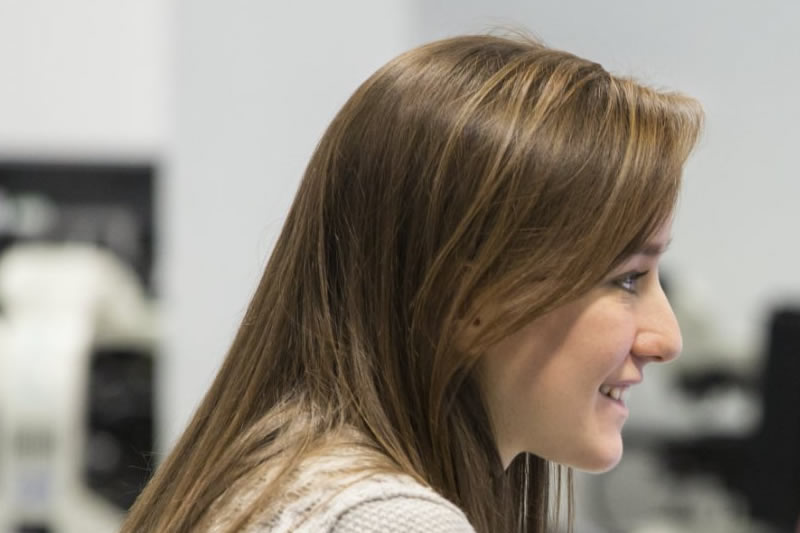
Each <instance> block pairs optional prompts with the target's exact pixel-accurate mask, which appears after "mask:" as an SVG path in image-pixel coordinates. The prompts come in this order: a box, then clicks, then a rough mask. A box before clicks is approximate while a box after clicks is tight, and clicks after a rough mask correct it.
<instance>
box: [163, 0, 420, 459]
mask: <svg viewBox="0 0 800 533" xmlns="http://www.w3.org/2000/svg"><path fill="white" fill-rule="evenodd" d="M410 13H411V9H410V7H409V3H408V2H407V1H405V0H390V1H384V2H373V1H370V0H347V1H340V2H308V1H297V2H254V1H244V0H238V1H227V2H218V1H209V0H185V1H178V2H177V3H176V4H175V9H174V13H173V17H172V18H173V22H174V29H175V35H176V38H177V40H176V41H175V43H174V44H175V58H174V65H175V72H176V79H175V92H174V112H175V114H174V117H173V118H174V121H175V124H176V130H175V135H174V142H175V144H174V147H173V149H172V150H171V151H170V157H169V159H168V161H167V163H168V165H167V168H166V173H165V180H164V185H165V188H164V191H163V192H164V195H163V202H164V203H163V205H162V209H161V213H162V223H163V224H164V228H165V229H166V233H165V234H164V242H163V256H162V266H163V268H162V276H163V278H162V281H163V286H164V289H165V297H166V299H165V301H166V302H167V304H168V308H167V309H166V317H167V332H166V333H167V337H166V340H167V342H166V344H165V354H167V355H168V357H167V359H166V362H167V367H166V369H165V370H166V374H165V381H164V383H163V386H162V391H163V397H164V398H165V400H166V401H165V404H164V406H165V408H166V413H165V414H166V419H165V434H164V443H165V444H168V443H170V442H172V441H173V440H174V438H175V437H176V436H177V435H178V433H179V432H180V430H181V429H182V427H183V426H184V424H185V423H186V419H187V418H188V416H189V414H190V413H191V411H192V410H193V409H194V408H195V407H196V404H197V402H198V401H199V399H200V396H201V395H202V393H203V392H204V391H205V389H206V388H207V387H208V385H209V383H210V382H211V379H212V377H213V375H214V372H215V371H216V369H217V367H218V365H219V363H220V361H221V360H222V357H223V355H224V354H225V351H226V349H227V348H228V345H229V343H230V342H231V340H232V338H233V334H234V332H235V329H236V327H237V326H238V323H239V321H240V320H241V318H242V315H243V313H244V310H245V307H246V305H247V302H248V300H249V298H250V296H251V294H252V292H253V290H254V288H255V285H256V282H257V280H258V277H259V275H260V273H261V271H262V269H263V265H264V263H265V261H266V258H267V255H268V252H269V250H270V247H271V245H272V243H273V242H274V240H275V238H276V236H277V233H278V231H279V230H280V227H281V224H282V221H283V219H284V217H285V215H286V212H287V210H288V206H289V203H290V201H291V199H292V197H293V195H294V192H295V189H296V187H297V185H298V183H299V180H300V177H301V174H302V172H303V169H304V167H305V164H306V162H307V160H308V158H309V156H310V155H311V152H312V150H313V148H314V146H315V144H316V142H317V140H318V139H319V137H320V136H321V134H322V132H323V130H324V129H325V127H326V126H327V124H328V122H330V120H331V119H332V118H333V115H334V113H335V112H336V111H337V110H338V108H339V107H341V105H342V104H343V103H344V102H345V100H346V99H347V97H348V96H349V95H350V94H351V93H352V92H353V91H354V90H355V88H356V87H357V86H358V85H359V84H360V83H361V81H363V80H364V79H365V78H366V77H367V76H368V75H369V74H371V73H372V72H373V71H374V70H375V69H377V68H378V67H379V66H380V65H382V64H383V63H385V62H386V61H387V60H389V59H390V58H391V57H393V56H394V55H396V54H398V53H400V52H401V51H403V50H404V49H406V48H408V47H409V46H410V45H411V38H410V35H411V27H410V23H411V21H410Z"/></svg>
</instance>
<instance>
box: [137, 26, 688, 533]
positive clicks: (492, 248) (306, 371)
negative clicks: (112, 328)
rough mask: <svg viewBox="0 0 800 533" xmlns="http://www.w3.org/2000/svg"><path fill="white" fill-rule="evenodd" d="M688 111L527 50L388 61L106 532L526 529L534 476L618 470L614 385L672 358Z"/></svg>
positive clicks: (541, 522) (539, 523)
mask: <svg viewBox="0 0 800 533" xmlns="http://www.w3.org/2000/svg"><path fill="white" fill-rule="evenodd" d="M701 117H702V112H701V110H700V107H699V105H698V104H697V103H696V102H695V101H693V100H691V99H689V98H687V97H685V96H682V95H680V94H675V93H664V92H658V91H655V90H652V89H649V88H646V87H643V86H641V85H639V84H637V83H636V82H634V81H632V80H630V79H625V78H619V77H615V76H612V75H611V74H609V73H608V72H606V71H605V70H604V69H603V68H602V67H601V66H600V65H598V64H596V63H592V62H590V61H587V60H584V59H581V58H578V57H575V56H573V55H571V54H568V53H564V52H560V51H556V50H552V49H549V48H546V47H544V46H542V45H541V44H537V43H535V42H528V41H525V40H522V39H513V40H512V39H506V38H501V37H493V36H469V37H458V38H453V39H448V40H444V41H439V42H434V43H432V44H429V45H426V46H422V47H420V48H418V49H415V50H412V51H410V52H408V53H406V54H403V55H401V56H400V57H398V58H396V59H395V60H393V61H391V62H390V63H389V64H388V65H386V66H385V67H383V68H382V69H380V70H379V71H378V72H377V73H375V74H374V75H373V76H372V77H371V78H369V79H368V80H367V81H366V82H365V83H364V84H363V85H362V86H361V87H360V88H359V89H358V90H357V91H356V92H355V94H354V95H353V96H352V97H351V98H350V100H349V101H348V102H347V103H346V104H345V106H344V107H343V109H342V110H341V111H340V112H339V114H338V115H337V116H336V118H335V119H334V121H333V122H332V124H331V125H330V127H329V128H328V130H327V132H326V133H325V135H324V136H323V138H322V140H321V142H320V144H319V146H318V147H317V149H316V151H315V153H314V155H313V157H312V158H311V161H310V163H309V165H308V168H307V170H306V173H305V176H304V178H303V181H302V183H301V185H300V188H299V191H298V193H297V197H296V199H295V201H294V204H293V206H292V208H291V211H290V213H289V216H288V218H287V220H286V224H285V226H284V228H283V231H282V233H281V235H280V238H279V240H278V242H277V244H276V246H275V249H274V251H273V253H272V257H271V259H270V261H269V263H268V265H267V267H266V271H265V273H264V276H263V279H262V282H261V284H260V286H259V288H258V290H257V292H256V294H255V296H254V298H253V300H252V303H251V305H250V307H249V309H248V312H247V314H246V317H245V319H244V321H243V323H242V326H241V328H240V330H239V332H238V335H237V336H236V339H235V341H234V343H233V345H232V347H231V349H230V352H229V354H228V356H227V359H226V360H225V362H224V364H223V366H222V368H221V370H220V372H219V375H218V376H217V378H216V380H215V382H214V384H213V385H212V387H211V389H210V390H209V392H208V394H207V395H206V397H205V399H204V401H203V402H202V405H201V406H200V408H199V409H198V411H197V413H196V414H195V416H194V418H193V420H192V421H191V424H190V425H189V427H188V428H187V430H186V432H185V433H184V435H183V437H182V438H181V439H180V441H179V442H178V444H177V446H176V447H175V449H174V450H173V451H172V453H171V454H170V456H169V457H168V458H167V460H166V461H165V462H164V464H163V465H162V466H161V467H160V468H159V469H158V471H157V472H156V474H155V476H154V477H153V479H152V481H151V482H150V484H149V485H148V486H147V487H146V489H145V490H144V492H143V493H142V495H141V496H140V498H139V500H138V501H137V503H136V505H135V506H134V507H133V509H132V510H131V512H130V515H129V517H128V519H127V522H126V523H125V525H124V527H123V531H124V532H137V533H138V532H158V533H162V532H173V531H176V532H177V531H180V532H182V531H201V532H202V531H214V532H234V531H251V532H273V531H276V532H277V531H281V532H283V531H332V532H335V533H346V532H356V531H368V532H369V531H374V532H392V531H403V532H417V531H419V532H422V531H425V532H440V531H441V532H444V531H448V532H450V531H453V532H471V531H479V532H485V533H488V532H503V531H543V530H544V528H545V527H546V524H547V520H548V514H549V511H548V510H549V509H551V508H552V507H551V503H552V502H551V500H558V498H559V497H560V494H561V479H562V478H561V476H560V467H559V468H551V467H552V466H553V465H562V466H565V467H574V468H579V469H585V470H592V471H602V470H606V469H609V468H611V467H613V466H614V465H615V464H616V463H617V461H619V458H620V455H621V453H622V443H621V438H620V430H621V428H622V424H623V422H624V420H625V417H626V415H627V409H626V407H625V403H624V393H625V391H626V390H627V389H628V388H629V387H630V386H631V385H634V384H636V383H638V382H639V381H641V379H642V367H643V366H644V365H645V364H646V363H648V362H651V361H667V360H669V359H672V358H674V357H675V356H676V355H677V354H678V352H679V351H680V344H681V341H680V333H679V330H678V326H677V324H676V322H675V318H674V316H673V314H672V311H671V309H670V307H669V304H668V302H667V300H666V298H665V296H664V293H663V291H662V290H661V287H660V285H659V280H658V262H659V257H660V255H661V253H662V252H663V250H664V248H665V247H666V246H667V243H668V241H669V235H670V224H671V217H672V213H673V208H674V204H675V200H676V197H677V195H678V189H679V183H680V176H681V171H682V166H683V164H684V162H685V160H686V158H687V156H688V154H689V152H690V151H691V149H692V147H693V145H694V143H695V140H696V138H697V135H698V131H699V129H700V124H701ZM554 474H559V475H554ZM551 485H552V486H551ZM551 489H553V490H551ZM553 493H556V494H555V498H553ZM567 493H569V491H567Z"/></svg>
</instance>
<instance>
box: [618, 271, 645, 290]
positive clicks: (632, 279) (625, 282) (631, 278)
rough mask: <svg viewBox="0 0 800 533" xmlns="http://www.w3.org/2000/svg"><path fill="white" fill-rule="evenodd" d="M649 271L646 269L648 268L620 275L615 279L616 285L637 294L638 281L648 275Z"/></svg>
mask: <svg viewBox="0 0 800 533" xmlns="http://www.w3.org/2000/svg"><path fill="white" fill-rule="evenodd" d="M647 272H648V271H646V270H645V271H634V272H628V273H626V274H624V275H622V276H620V277H619V278H617V279H615V280H614V285H616V286H617V287H619V288H620V289H622V290H623V291H625V292H629V293H631V294H636V292H637V291H636V285H637V283H636V282H637V281H639V279H640V278H642V277H644V276H646V275H647Z"/></svg>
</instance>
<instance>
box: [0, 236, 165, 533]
mask: <svg viewBox="0 0 800 533" xmlns="http://www.w3.org/2000/svg"><path fill="white" fill-rule="evenodd" d="M155 337H156V335H155V327H154V320H153V311H152V305H151V304H150V303H149V301H148V299H147V298H146V297H145V295H144V293H143V290H142V288H141V284H140V283H139V281H138V279H137V278H136V276H135V274H134V273H133V272H132V271H131V270H130V269H129V268H127V266H126V265H125V264H123V263H122V262H121V261H119V260H117V259H116V257H115V256H113V255H112V254H111V253H109V252H106V251H103V250H101V249H98V248H96V247H93V246H90V245H78V244H17V245H14V246H12V247H11V248H9V249H8V250H7V251H6V252H5V253H4V254H3V255H2V256H0V533H5V532H13V533H78V532H80V533H95V532H96V533H106V532H109V533H110V532H113V531H117V530H118V529H119V526H120V521H121V518H122V515H123V512H124V510H123V509H122V508H120V507H119V506H118V505H114V504H112V503H111V502H110V501H109V499H108V498H104V497H102V495H99V494H98V493H97V492H96V491H92V490H91V489H90V487H89V483H88V481H87V480H88V476H87V467H86V465H87V461H88V462H92V461H94V462H95V463H97V464H101V465H105V467H109V468H111V467H113V466H114V462H115V461H117V462H119V461H121V460H122V455H121V452H120V450H118V449H115V443H114V441H113V439H105V440H104V439H102V438H99V439H98V438H97V436H95V437H92V436H91V435H90V434H89V433H90V432H89V429H88V428H89V419H90V417H89V414H88V413H89V412H90V409H91V406H90V405H89V404H90V402H91V400H90V395H89V392H88V391H89V389H90V373H91V368H92V363H91V358H92V354H93V353H95V349H96V347H97V346H103V345H109V344H115V345H125V346H137V345H138V346H149V347H151V348H152V346H154V342H155ZM118 388H119V387H118ZM101 437H102V435H101ZM93 439H94V440H93ZM149 451H150V450H142V452H143V453H145V452H149ZM131 490H136V488H135V487H133V488H131Z"/></svg>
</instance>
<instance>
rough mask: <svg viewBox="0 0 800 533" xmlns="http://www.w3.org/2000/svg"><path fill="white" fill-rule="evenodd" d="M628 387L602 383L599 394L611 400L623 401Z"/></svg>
mask: <svg viewBox="0 0 800 533" xmlns="http://www.w3.org/2000/svg"><path fill="white" fill-rule="evenodd" d="M627 390H628V387H613V386H611V385H602V386H601V387H600V394H602V395H604V396H608V397H609V398H611V399H612V400H616V401H618V402H623V403H624V402H625V396H626V394H625V393H626V392H627Z"/></svg>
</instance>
